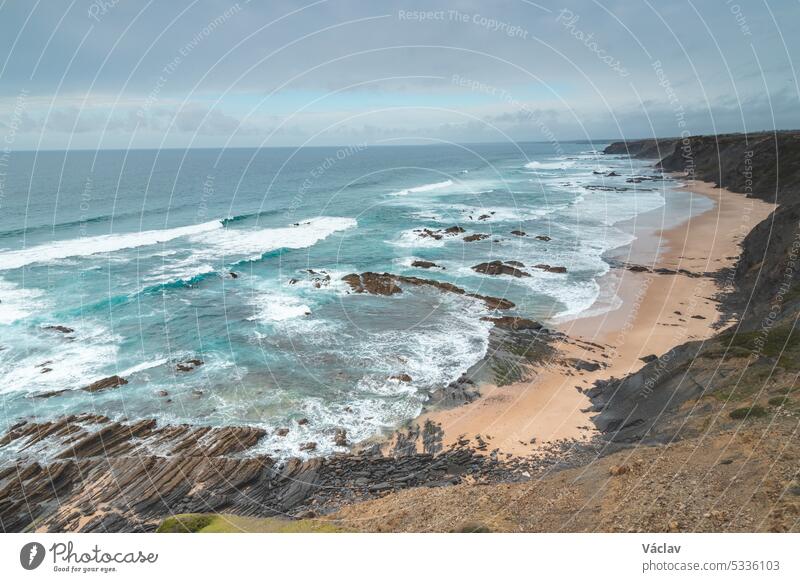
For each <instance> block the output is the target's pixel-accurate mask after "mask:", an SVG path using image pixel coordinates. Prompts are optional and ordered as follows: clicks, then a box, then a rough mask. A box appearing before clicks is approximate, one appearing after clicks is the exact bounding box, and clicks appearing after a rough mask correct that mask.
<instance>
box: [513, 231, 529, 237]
mask: <svg viewBox="0 0 800 582" xmlns="http://www.w3.org/2000/svg"><path fill="white" fill-rule="evenodd" d="M511 234H513V235H515V236H527V235H526V234H525V231H523V230H512V231H511Z"/></svg>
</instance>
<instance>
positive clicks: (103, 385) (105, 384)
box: [83, 375, 128, 392]
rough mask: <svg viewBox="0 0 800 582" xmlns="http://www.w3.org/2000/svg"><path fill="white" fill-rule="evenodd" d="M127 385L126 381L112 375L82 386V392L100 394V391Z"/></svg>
mask: <svg viewBox="0 0 800 582" xmlns="http://www.w3.org/2000/svg"><path fill="white" fill-rule="evenodd" d="M127 383H128V381H127V380H126V379H125V378H122V377H120V376H116V375H114V376H109V377H108V378H103V379H102V380H98V381H97V382H92V383H91V384H89V385H88V386H84V388H83V390H86V392H100V391H102V390H108V389H109V388H117V387H119V386H123V385H124V384H127Z"/></svg>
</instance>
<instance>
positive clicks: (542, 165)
mask: <svg viewBox="0 0 800 582" xmlns="http://www.w3.org/2000/svg"><path fill="white" fill-rule="evenodd" d="M574 165H575V162H573V161H570V160H559V161H557V162H538V161H536V160H534V161H532V162H528V163H527V164H525V167H526V168H528V169H529V170H566V169H567V168H570V167H572V166H574Z"/></svg>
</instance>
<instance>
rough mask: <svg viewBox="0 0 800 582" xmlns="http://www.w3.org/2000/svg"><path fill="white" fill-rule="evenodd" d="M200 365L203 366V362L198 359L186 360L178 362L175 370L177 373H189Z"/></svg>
mask: <svg viewBox="0 0 800 582" xmlns="http://www.w3.org/2000/svg"><path fill="white" fill-rule="evenodd" d="M202 365H203V360H200V359H198V358H190V359H188V360H184V361H182V362H178V363H177V364H176V365H175V368H176V369H177V370H178V372H191V371H192V370H194V369H195V368H199V367H200V366H202Z"/></svg>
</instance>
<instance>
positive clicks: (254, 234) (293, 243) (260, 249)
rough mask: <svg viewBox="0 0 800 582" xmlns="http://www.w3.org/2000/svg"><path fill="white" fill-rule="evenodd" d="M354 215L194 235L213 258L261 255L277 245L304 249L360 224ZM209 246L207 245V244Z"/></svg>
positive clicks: (284, 247) (206, 255) (321, 217)
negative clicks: (273, 226) (276, 226)
mask: <svg viewBox="0 0 800 582" xmlns="http://www.w3.org/2000/svg"><path fill="white" fill-rule="evenodd" d="M357 225H358V223H357V222H356V220H355V219H354V218H340V217H334V216H320V217H318V218H313V219H311V220H306V221H303V222H301V223H299V224H298V225H297V226H288V227H283V228H260V229H255V230H247V229H229V228H226V229H223V230H217V231H215V232H210V233H206V234H204V235H203V236H196V237H191V239H190V240H191V241H192V243H194V244H196V245H198V246H200V247H201V249H202V250H201V251H200V254H201V256H204V257H211V258H223V257H228V258H238V259H241V258H249V259H252V260H256V259H258V258H259V257H260V256H261V255H263V254H264V253H266V252H269V251H273V250H276V249H303V248H307V247H310V246H312V245H314V244H315V243H317V242H319V241H321V240H322V239H325V238H327V237H329V236H330V235H332V234H333V233H335V232H338V231H341V230H347V229H349V228H353V227H355V226H357ZM203 247H205V248H203Z"/></svg>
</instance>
